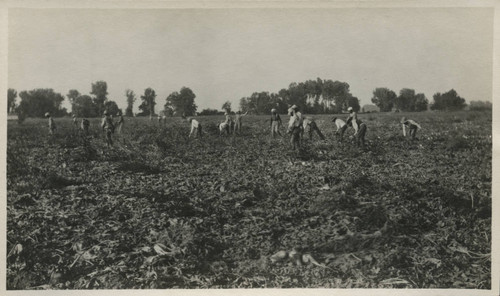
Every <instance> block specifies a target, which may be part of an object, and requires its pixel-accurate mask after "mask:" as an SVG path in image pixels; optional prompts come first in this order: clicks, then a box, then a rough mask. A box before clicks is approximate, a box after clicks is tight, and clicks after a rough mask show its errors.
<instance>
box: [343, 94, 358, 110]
mask: <svg viewBox="0 0 500 296" xmlns="http://www.w3.org/2000/svg"><path fill="white" fill-rule="evenodd" d="M346 104H347V108H349V107H352V109H353V110H354V111H355V112H359V110H360V109H361V107H360V106H359V99H358V98H356V97H353V96H352V95H350V96H348V98H347V100H346Z"/></svg>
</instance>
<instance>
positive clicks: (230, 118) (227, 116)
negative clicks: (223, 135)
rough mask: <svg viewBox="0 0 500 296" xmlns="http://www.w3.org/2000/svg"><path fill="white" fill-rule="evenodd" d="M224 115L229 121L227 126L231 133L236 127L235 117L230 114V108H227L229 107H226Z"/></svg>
mask: <svg viewBox="0 0 500 296" xmlns="http://www.w3.org/2000/svg"><path fill="white" fill-rule="evenodd" d="M224 115H225V116H226V121H225V122H226V123H227V128H228V131H227V133H228V134H230V133H231V131H232V130H233V128H234V121H233V117H231V115H229V110H227V109H226V112H224Z"/></svg>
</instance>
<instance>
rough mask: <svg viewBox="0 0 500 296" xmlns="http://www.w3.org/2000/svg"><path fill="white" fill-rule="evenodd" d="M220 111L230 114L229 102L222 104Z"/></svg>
mask: <svg viewBox="0 0 500 296" xmlns="http://www.w3.org/2000/svg"><path fill="white" fill-rule="evenodd" d="M222 110H225V111H227V112H228V113H231V102H229V101H226V102H225V103H224V104H222Z"/></svg>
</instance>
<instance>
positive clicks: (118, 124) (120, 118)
mask: <svg viewBox="0 0 500 296" xmlns="http://www.w3.org/2000/svg"><path fill="white" fill-rule="evenodd" d="M117 115H118V122H117V123H116V125H117V126H118V133H119V134H121V132H122V127H123V123H124V119H123V113H122V112H118V114H117Z"/></svg>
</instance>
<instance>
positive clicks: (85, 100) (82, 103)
mask: <svg viewBox="0 0 500 296" xmlns="http://www.w3.org/2000/svg"><path fill="white" fill-rule="evenodd" d="M72 113H73V114H74V115H76V116H77V117H96V116H98V115H100V114H97V109H96V108H95V105H94V102H93V101H92V97H90V96H89V95H81V96H79V97H77V98H76V99H74V100H73V105H72Z"/></svg>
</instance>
